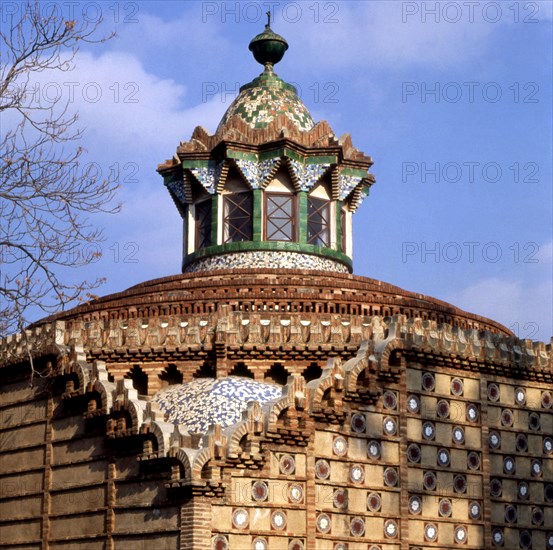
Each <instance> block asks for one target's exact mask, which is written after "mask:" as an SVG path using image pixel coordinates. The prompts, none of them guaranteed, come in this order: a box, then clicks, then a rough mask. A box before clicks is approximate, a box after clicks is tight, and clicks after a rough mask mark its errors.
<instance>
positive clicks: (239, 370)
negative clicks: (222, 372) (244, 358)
mask: <svg viewBox="0 0 553 550" xmlns="http://www.w3.org/2000/svg"><path fill="white" fill-rule="evenodd" d="M229 376H242V377H243V378H255V376H254V374H253V372H252V371H251V370H250V369H248V367H246V365H245V364H244V363H237V364H236V365H235V366H234V368H233V369H232V370H231V371H230V372H229Z"/></svg>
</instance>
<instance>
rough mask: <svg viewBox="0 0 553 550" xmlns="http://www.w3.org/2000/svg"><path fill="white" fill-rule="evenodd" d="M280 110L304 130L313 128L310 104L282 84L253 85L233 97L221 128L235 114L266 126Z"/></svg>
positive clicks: (255, 126)
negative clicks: (281, 85) (308, 107)
mask: <svg viewBox="0 0 553 550" xmlns="http://www.w3.org/2000/svg"><path fill="white" fill-rule="evenodd" d="M279 80H280V79H279ZM280 114H284V115H285V116H286V118H287V119H288V120H290V122H292V124H293V125H294V126H295V127H296V128H297V129H298V130H300V131H302V132H305V131H308V130H311V129H312V128H313V126H314V125H315V123H314V122H313V119H312V118H311V115H310V114H309V111H308V110H307V107H306V106H305V105H304V104H303V103H302V101H301V100H300V99H299V97H298V96H297V94H296V93H295V92H294V91H292V90H291V89H289V88H284V87H280V86H276V87H269V86H252V87H251V88H246V89H244V90H242V91H241V92H240V94H239V95H238V97H237V98H236V99H235V100H234V101H233V103H232V104H231V106H230V107H229V108H228V110H227V112H226V113H225V115H224V117H223V119H222V120H221V123H220V124H219V127H218V128H217V132H219V131H221V130H222V129H223V128H224V127H225V125H226V124H227V122H228V121H229V120H230V118H231V117H233V116H235V115H237V116H239V117H240V118H241V119H242V120H243V121H244V122H245V123H246V124H248V126H249V127H250V128H266V127H267V126H268V125H269V123H271V122H272V121H273V120H275V118H277V117H278V116H279V115H280Z"/></svg>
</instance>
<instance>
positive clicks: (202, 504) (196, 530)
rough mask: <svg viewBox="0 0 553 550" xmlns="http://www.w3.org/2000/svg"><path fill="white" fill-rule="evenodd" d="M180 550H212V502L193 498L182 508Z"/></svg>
mask: <svg viewBox="0 0 553 550" xmlns="http://www.w3.org/2000/svg"><path fill="white" fill-rule="evenodd" d="M180 514H181V518H180V526H181V527H180V529H181V531H180V550H191V549H194V550H211V501H210V499H209V498H207V497H192V498H191V499H190V500H189V501H187V502H185V503H183V504H182V506H181V511H180Z"/></svg>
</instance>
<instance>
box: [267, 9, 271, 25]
mask: <svg viewBox="0 0 553 550" xmlns="http://www.w3.org/2000/svg"><path fill="white" fill-rule="evenodd" d="M270 26H271V10H269V11H268V12H267V27H270Z"/></svg>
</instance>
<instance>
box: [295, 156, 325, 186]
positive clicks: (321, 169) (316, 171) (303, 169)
mask: <svg viewBox="0 0 553 550" xmlns="http://www.w3.org/2000/svg"><path fill="white" fill-rule="evenodd" d="M290 164H291V165H292V169H293V170H294V172H295V173H296V176H297V178H298V181H299V184H300V189H301V190H302V191H310V190H311V189H312V188H313V186H314V185H315V184H316V183H317V182H318V181H319V179H320V178H321V176H322V175H323V174H324V173H325V172H326V171H327V170H328V168H329V167H330V164H328V163H322V164H319V163H313V164H302V163H301V162H298V161H297V160H293V159H290Z"/></svg>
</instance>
